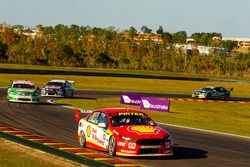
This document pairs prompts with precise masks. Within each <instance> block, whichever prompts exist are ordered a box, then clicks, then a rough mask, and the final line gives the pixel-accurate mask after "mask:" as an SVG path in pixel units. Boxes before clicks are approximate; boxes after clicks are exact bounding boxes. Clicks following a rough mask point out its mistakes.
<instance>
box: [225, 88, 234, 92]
mask: <svg viewBox="0 0 250 167" xmlns="http://www.w3.org/2000/svg"><path fill="white" fill-rule="evenodd" d="M226 89H227V90H228V91H230V92H232V91H233V90H234V88H226Z"/></svg>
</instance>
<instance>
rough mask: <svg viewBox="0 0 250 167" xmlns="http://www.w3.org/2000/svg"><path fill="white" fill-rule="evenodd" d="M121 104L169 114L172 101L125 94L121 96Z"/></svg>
mask: <svg viewBox="0 0 250 167" xmlns="http://www.w3.org/2000/svg"><path fill="white" fill-rule="evenodd" d="M120 102H121V104H127V105H136V106H140V109H144V110H155V111H161V112H169V109H170V100H169V99H160V98H151V97H146V96H142V95H140V94H133V93H123V94H121V96H120Z"/></svg>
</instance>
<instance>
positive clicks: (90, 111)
mask: <svg viewBox="0 0 250 167" xmlns="http://www.w3.org/2000/svg"><path fill="white" fill-rule="evenodd" d="M93 111H94V110H82V109H78V108H77V107H76V108H75V122H76V123H78V122H79V121H80V119H81V118H80V113H84V114H89V113H92V112H93Z"/></svg>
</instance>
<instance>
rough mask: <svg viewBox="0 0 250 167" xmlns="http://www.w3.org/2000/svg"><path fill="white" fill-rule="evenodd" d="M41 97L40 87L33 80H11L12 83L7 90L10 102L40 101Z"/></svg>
mask: <svg viewBox="0 0 250 167" xmlns="http://www.w3.org/2000/svg"><path fill="white" fill-rule="evenodd" d="M39 98H40V93H39V88H37V87H36V86H35V84H34V83H33V82H32V81H26V80H14V81H11V85H10V86H9V88H8V90H7V100H8V101H9V102H24V103H38V102H39Z"/></svg>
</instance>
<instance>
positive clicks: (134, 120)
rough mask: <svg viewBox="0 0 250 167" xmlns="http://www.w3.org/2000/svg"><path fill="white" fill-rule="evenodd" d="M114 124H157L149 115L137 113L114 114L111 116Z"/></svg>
mask: <svg viewBox="0 0 250 167" xmlns="http://www.w3.org/2000/svg"><path fill="white" fill-rule="evenodd" d="M111 125H112V126H122V125H155V123H154V122H153V121H152V120H151V119H150V118H148V117H145V116H139V115H138V116H135V115H124V116H113V117H111Z"/></svg>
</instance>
